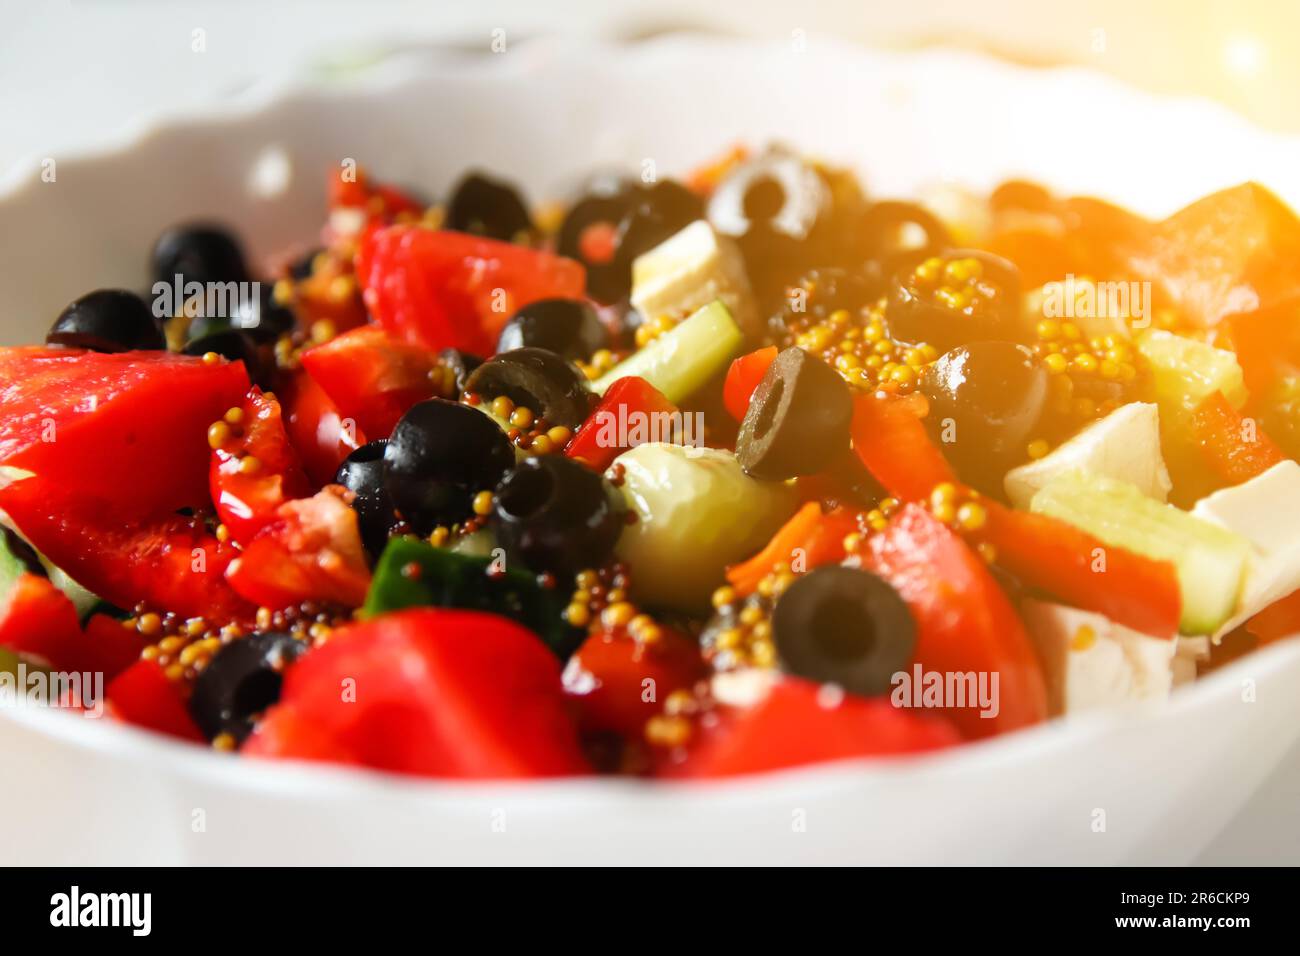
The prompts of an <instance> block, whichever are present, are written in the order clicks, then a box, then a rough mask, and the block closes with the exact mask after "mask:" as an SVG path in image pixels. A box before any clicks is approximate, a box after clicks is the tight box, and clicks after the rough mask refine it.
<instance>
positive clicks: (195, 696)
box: [190, 633, 307, 741]
mask: <svg viewBox="0 0 1300 956" xmlns="http://www.w3.org/2000/svg"><path fill="white" fill-rule="evenodd" d="M306 650H307V644H306V643H305V642H303V641H300V640H298V639H297V638H295V637H293V636H292V635H290V634H276V633H257V634H250V635H248V636H247V637H243V638H238V639H236V640H234V641H232V642H230V643H229V644H226V645H224V646H223V647H222V648H221V649H219V650H218V651H217V652H216V654H214V655H213V657H212V660H210V661H208V664H207V666H206V667H204V668H203V670H202V671H200V672H199V676H198V677H196V678H195V679H194V691H193V693H192V694H191V695H190V714H191V715H192V716H193V717H194V722H195V723H196V724H198V725H199V729H200V730H201V731H203V733H204V734H205V735H206V736H207V737H208V739H209V740H211V739H212V738H214V737H216V736H217V735H218V734H223V733H224V734H230V735H231V736H232V737H234V738H235V740H236V741H240V740H243V739H244V738H245V737H247V736H248V734H249V732H250V731H251V730H252V729H253V722H254V720H255V719H256V717H257V716H258V715H259V714H261V713H262V711H264V710H266V708H268V707H270V706H271V705H272V704H274V703H275V702H276V701H278V700H279V699H280V688H281V686H282V684H283V674H284V671H285V670H286V669H287V668H288V667H289V665H290V664H292V663H293V662H294V661H295V660H296V659H297V658H298V657H299V656H301V655H302V654H303V653H305V652H306Z"/></svg>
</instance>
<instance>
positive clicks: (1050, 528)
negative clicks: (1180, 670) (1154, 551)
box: [979, 499, 1183, 637]
mask: <svg viewBox="0 0 1300 956" xmlns="http://www.w3.org/2000/svg"><path fill="white" fill-rule="evenodd" d="M982 504H983V505H984V510H985V512H986V513H987V514H988V519H987V522H986V524H985V527H984V528H983V529H981V531H980V532H979V536H980V537H981V538H982V539H983V540H985V541H988V542H989V543H990V544H992V545H993V547H994V549H995V550H996V552H997V563H998V564H999V565H1001V566H1002V567H1004V568H1006V569H1007V570H1008V571H1010V572H1011V573H1012V574H1014V575H1016V577H1018V578H1020V580H1022V581H1023V582H1024V583H1025V584H1028V585H1030V586H1031V587H1035V588H1039V589H1040V590H1043V591H1046V592H1048V593H1049V594H1052V595H1055V596H1056V597H1058V598H1060V599H1061V600H1063V601H1065V602H1066V603H1067V604H1072V605H1074V606H1075V607H1081V608H1084V609H1085V610H1089V611H1095V612H1097V613H1098V614H1102V615H1105V616H1106V617H1108V618H1110V619H1111V620H1112V621H1115V622H1116V623H1118V624H1123V625H1124V626H1125V627H1131V628H1132V629H1133V630H1135V631H1140V632H1141V633H1143V634H1150V635H1152V636H1153V637H1174V636H1175V635H1176V634H1177V633H1178V621H1179V618H1180V617H1181V615H1182V605H1183V598H1182V592H1181V591H1180V590H1179V587H1178V572H1177V570H1176V569H1175V568H1174V566H1173V564H1172V563H1170V562H1168V561H1153V560H1151V559H1150V558H1147V557H1144V556H1142V555H1140V554H1135V553H1134V552H1132V551H1127V550H1125V549H1124V548H1116V547H1112V546H1110V545H1107V544H1105V543H1104V542H1102V541H1101V540H1100V539H1099V538H1094V537H1093V536H1092V535H1090V534H1088V533H1087V532H1086V531H1082V530H1080V529H1078V528H1075V527H1074V526H1072V525H1069V524H1066V523H1065V522H1064V521H1059V520H1057V519H1056V518H1052V517H1051V516H1049V515H1039V514H1032V513H1030V512H1028V511H1012V510H1011V509H1010V508H1005V507H1003V506H1002V505H1000V504H998V503H997V502H994V501H989V500H987V499H985V500H984V501H983V502H982ZM1098 555H1104V556H1105V564H1104V571H1099V570H1098V567H1099V565H1098V563H1097V557H1098Z"/></svg>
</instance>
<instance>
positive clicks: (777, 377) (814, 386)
mask: <svg viewBox="0 0 1300 956" xmlns="http://www.w3.org/2000/svg"><path fill="white" fill-rule="evenodd" d="M852 417H853V400H852V398H851V397H850V395H849V387H848V386H847V385H846V384H845V383H844V379H843V378H841V377H840V375H839V373H838V372H836V371H835V370H834V369H832V368H831V367H830V366H829V365H827V364H826V363H825V362H823V361H821V360H820V359H818V358H814V357H813V356H811V355H809V354H808V353H807V352H805V351H804V350H803V349H801V348H797V347H791V348H788V349H786V350H785V351H783V352H781V353H780V354H778V355H777V357H776V358H775V359H774V360H773V362H772V364H771V365H770V366H768V369H767V373H766V374H765V375H764V376H763V378H762V380H761V381H760V382H759V383H758V387H757V388H756V389H754V395H753V397H752V398H751V399H750V402H749V410H748V411H747V412H745V418H744V420H743V421H742V422H741V423H740V434H739V435H738V436H737V438H736V458H737V459H738V460H739V461H740V464H741V466H742V467H743V468H744V469H745V473H746V474H748V475H751V476H753V477H755V478H766V479H769V480H780V479H784V478H794V477H796V476H798V475H812V474H816V473H817V472H819V471H821V470H822V469H823V468H825V467H826V466H827V465H828V464H830V463H831V462H832V461H833V460H834V459H835V458H836V457H837V456H838V455H839V453H840V452H842V451H843V450H844V449H845V448H847V447H848V444H849V421H850V419H851V418H852Z"/></svg>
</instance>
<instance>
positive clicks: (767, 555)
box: [727, 501, 858, 596]
mask: <svg viewBox="0 0 1300 956" xmlns="http://www.w3.org/2000/svg"><path fill="white" fill-rule="evenodd" d="M857 530H858V521H857V518H856V517H855V516H854V514H853V513H852V512H851V511H849V510H848V509H846V508H836V509H835V510H833V511H830V512H826V513H823V512H822V508H821V505H819V504H818V503H817V502H815V501H809V502H807V503H806V504H804V505H803V507H801V508H800V509H799V510H798V511H796V512H795V513H794V516H793V517H792V518H790V520H789V521H787V522H786V523H785V524H784V525H782V526H781V529H780V530H779V531H777V533H776V534H774V535H773V536H772V539H771V540H770V541H768V543H767V544H766V545H764V547H763V550H762V551H760V552H758V554H756V555H754V556H753V557H752V558H750V559H749V560H748V561H744V562H742V563H741V564H733V565H732V566H731V567H729V568H727V583H728V584H730V585H731V586H732V587H733V588H735V589H736V592H737V593H738V594H740V595H742V596H743V595H749V594H752V593H754V589H755V588H757V587H758V582H760V581H761V580H763V578H764V577H766V576H767V575H768V574H770V573H771V572H772V568H773V566H774V565H777V564H790V563H791V562H797V563H798V564H800V565H801V566H802V570H804V571H811V570H812V569H813V568H815V567H819V566H821V565H823V564H834V563H836V562H838V561H842V560H844V539H845V538H846V537H847V536H848V535H850V534H852V533H853V532H854V531H857Z"/></svg>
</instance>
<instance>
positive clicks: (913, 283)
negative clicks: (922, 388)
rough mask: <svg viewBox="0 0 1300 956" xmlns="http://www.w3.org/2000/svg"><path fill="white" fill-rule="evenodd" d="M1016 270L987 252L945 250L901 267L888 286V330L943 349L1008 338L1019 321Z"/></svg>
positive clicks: (916, 341)
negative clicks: (889, 286)
mask: <svg viewBox="0 0 1300 956" xmlns="http://www.w3.org/2000/svg"><path fill="white" fill-rule="evenodd" d="M1020 293H1021V288H1020V272H1019V270H1018V269H1017V268H1016V267H1015V266H1014V265H1012V264H1011V263H1010V262H1008V261H1007V260H1006V259H1003V258H1002V257H1001V256H995V255H993V254H992V253H988V252H981V251H979V250H974V249H949V250H947V251H946V252H944V253H943V254H941V255H938V256H931V257H930V258H928V259H925V260H923V261H921V262H919V263H915V264H912V265H909V266H908V267H907V268H904V269H902V270H901V271H900V272H899V273H898V274H897V275H896V276H895V277H894V280H893V283H892V287H891V289H890V296H889V305H888V311H887V318H888V323H889V329H890V333H891V334H892V335H893V337H894V338H895V339H897V340H899V341H902V342H910V343H913V344H916V343H921V342H928V343H929V344H930V345H933V346H934V347H935V348H936V349H939V350H940V351H947V350H948V349H951V348H955V347H956V346H958V345H964V344H965V343H967V342H975V341H979V340H982V339H998V338H1002V339H1010V338H1012V337H1013V335H1014V333H1015V331H1016V328H1017V326H1018V324H1019V321H1020V307H1021V302H1020Z"/></svg>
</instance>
